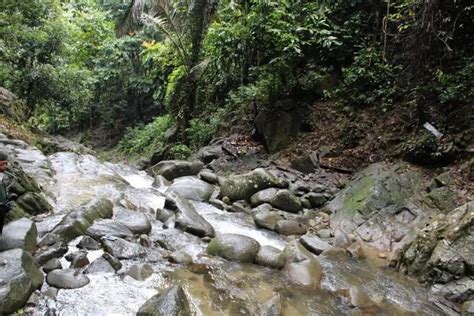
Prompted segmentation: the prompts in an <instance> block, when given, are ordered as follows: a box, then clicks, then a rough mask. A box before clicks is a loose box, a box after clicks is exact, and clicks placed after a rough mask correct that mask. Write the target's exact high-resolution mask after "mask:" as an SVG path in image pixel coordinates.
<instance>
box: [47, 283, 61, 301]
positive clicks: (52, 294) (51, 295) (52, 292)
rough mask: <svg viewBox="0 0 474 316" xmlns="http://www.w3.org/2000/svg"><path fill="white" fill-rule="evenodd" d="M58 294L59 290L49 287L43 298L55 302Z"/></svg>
mask: <svg viewBox="0 0 474 316" xmlns="http://www.w3.org/2000/svg"><path fill="white" fill-rule="evenodd" d="M58 292H59V290H58V289H57V288H55V287H52V286H50V287H49V288H48V289H47V290H46V291H45V292H44V296H46V297H48V298H51V299H53V300H55V299H56V297H57V296H58Z"/></svg>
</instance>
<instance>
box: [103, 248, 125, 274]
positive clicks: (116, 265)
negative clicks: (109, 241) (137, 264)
mask: <svg viewBox="0 0 474 316" xmlns="http://www.w3.org/2000/svg"><path fill="white" fill-rule="evenodd" d="M102 257H103V258H104V259H105V260H107V261H108V262H109V263H110V265H111V266H112V267H113V268H114V269H115V271H118V270H120V269H122V262H120V260H119V259H117V258H115V257H114V256H112V255H111V254H110V253H107V252H104V253H103V254H102Z"/></svg>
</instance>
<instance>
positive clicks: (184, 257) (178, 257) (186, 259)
mask: <svg viewBox="0 0 474 316" xmlns="http://www.w3.org/2000/svg"><path fill="white" fill-rule="evenodd" d="M168 260H169V261H170V262H173V263H181V264H185V265H188V264H191V263H193V258H192V257H191V256H190V255H188V254H187V253H185V252H183V251H180V250H177V251H174V252H172V253H171V254H170V255H169V257H168Z"/></svg>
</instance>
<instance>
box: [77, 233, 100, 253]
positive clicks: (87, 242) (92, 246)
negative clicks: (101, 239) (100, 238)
mask: <svg viewBox="0 0 474 316" xmlns="http://www.w3.org/2000/svg"><path fill="white" fill-rule="evenodd" d="M77 248H79V249H86V250H99V249H101V246H100V243H98V242H97V241H95V240H94V239H93V238H92V237H90V236H84V237H82V239H81V241H79V243H78V244H77Z"/></svg>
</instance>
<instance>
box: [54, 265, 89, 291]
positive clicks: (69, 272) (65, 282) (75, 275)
mask: <svg viewBox="0 0 474 316" xmlns="http://www.w3.org/2000/svg"><path fill="white" fill-rule="evenodd" d="M46 282H48V284H49V285H51V286H54V287H56V288H58V289H77V288H80V287H83V286H86V285H87V284H89V282H90V280H89V278H88V277H87V276H86V275H84V274H83V273H81V272H80V270H76V269H60V270H59V269H58V270H53V271H51V272H49V273H48V275H47V276H46Z"/></svg>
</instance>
